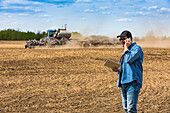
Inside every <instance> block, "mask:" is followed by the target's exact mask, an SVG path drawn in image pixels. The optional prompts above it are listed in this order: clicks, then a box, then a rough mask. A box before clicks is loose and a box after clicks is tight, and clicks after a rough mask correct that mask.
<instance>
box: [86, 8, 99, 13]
mask: <svg viewBox="0 0 170 113" xmlns="http://www.w3.org/2000/svg"><path fill="white" fill-rule="evenodd" d="M97 11H98V10H97V9H85V10H84V12H85V13H93V12H97Z"/></svg>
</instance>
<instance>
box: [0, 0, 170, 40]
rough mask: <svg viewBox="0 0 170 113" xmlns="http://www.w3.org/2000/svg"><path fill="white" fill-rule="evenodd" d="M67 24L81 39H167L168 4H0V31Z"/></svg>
mask: <svg viewBox="0 0 170 113" xmlns="http://www.w3.org/2000/svg"><path fill="white" fill-rule="evenodd" d="M64 24H67V28H68V30H69V31H70V32H75V31H77V32H80V33H81V34H83V35H84V36H89V35H105V36H110V37H115V36H117V35H118V34H120V33H121V32H122V31H123V30H130V31H131V32H132V34H133V36H137V37H142V36H145V35H146V33H147V32H148V31H153V32H154V34H155V35H157V36H164V35H166V36H170V27H169V26H170V0H0V30H4V29H8V28H12V29H16V30H18V29H19V30H21V31H33V32H38V31H47V30H48V29H58V28H59V27H60V28H61V27H62V25H64Z"/></svg>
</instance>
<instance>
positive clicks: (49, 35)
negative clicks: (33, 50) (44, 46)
mask: <svg viewBox="0 0 170 113" xmlns="http://www.w3.org/2000/svg"><path fill="white" fill-rule="evenodd" d="M56 31H57V30H48V31H47V33H48V36H47V37H46V38H45V39H53V38H54V34H55V33H56Z"/></svg>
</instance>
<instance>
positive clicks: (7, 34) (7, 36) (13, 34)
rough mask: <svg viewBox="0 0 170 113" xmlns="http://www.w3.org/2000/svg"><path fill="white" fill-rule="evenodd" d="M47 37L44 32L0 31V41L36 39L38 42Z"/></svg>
mask: <svg viewBox="0 0 170 113" xmlns="http://www.w3.org/2000/svg"><path fill="white" fill-rule="evenodd" d="M46 35H47V33H46V32H42V33H41V32H40V31H39V32H38V33H34V32H30V31H27V32H21V31H19V30H13V29H7V30H1V31H0V40H29V39H36V40H39V39H41V38H44V37H45V36H46Z"/></svg>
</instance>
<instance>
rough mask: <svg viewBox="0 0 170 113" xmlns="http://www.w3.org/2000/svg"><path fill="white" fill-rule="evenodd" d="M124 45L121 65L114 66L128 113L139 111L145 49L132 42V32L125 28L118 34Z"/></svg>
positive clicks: (124, 106) (123, 102)
mask: <svg viewBox="0 0 170 113" xmlns="http://www.w3.org/2000/svg"><path fill="white" fill-rule="evenodd" d="M117 38H119V40H120V41H121V43H122V46H123V47H124V52H123V53H122V57H121V59H120V67H119V69H118V68H112V70H113V71H115V72H117V74H119V78H118V81H117V84H116V86H118V87H121V95H122V106H123V109H124V110H125V112H126V113H136V112H137V102H138V96H139V92H140V88H141V87H142V80H143V68H142V63H143V51H142V49H141V47H140V46H139V45H137V44H136V42H134V43H132V34H131V33H130V32H129V31H127V30H125V31H123V32H122V33H121V34H120V35H118V36H117Z"/></svg>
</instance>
